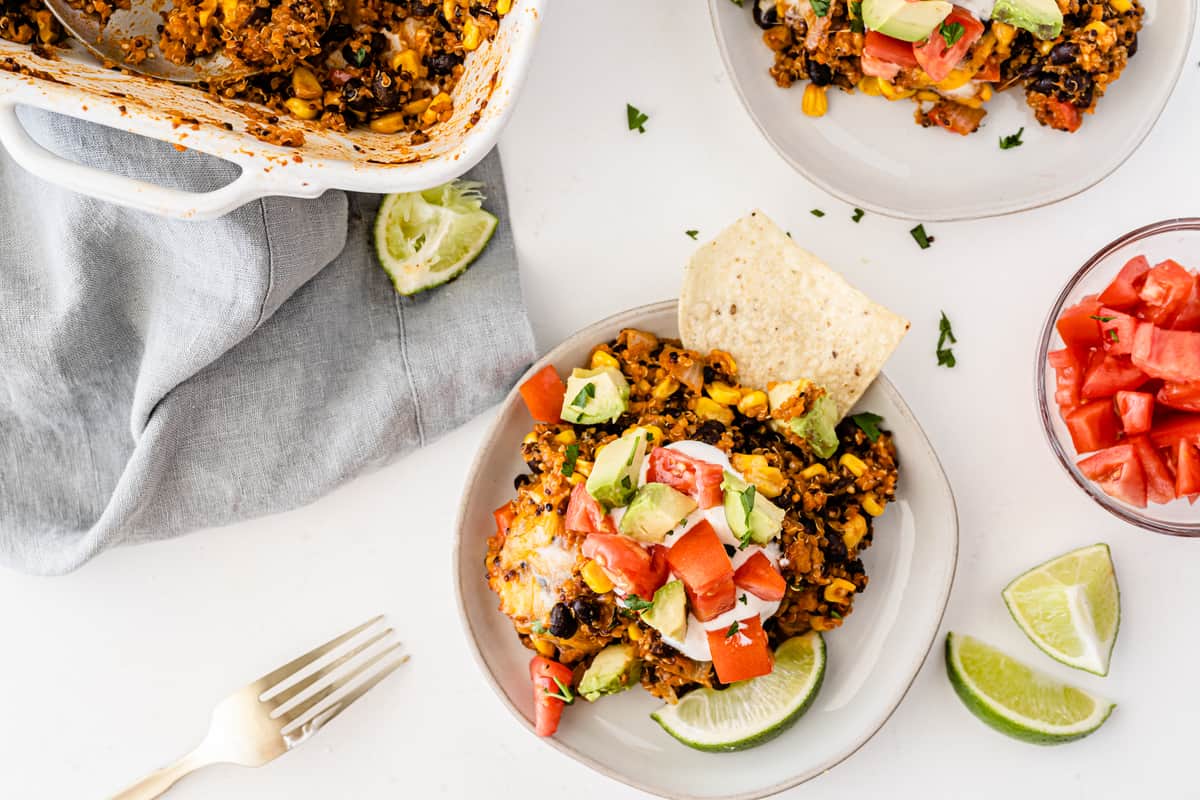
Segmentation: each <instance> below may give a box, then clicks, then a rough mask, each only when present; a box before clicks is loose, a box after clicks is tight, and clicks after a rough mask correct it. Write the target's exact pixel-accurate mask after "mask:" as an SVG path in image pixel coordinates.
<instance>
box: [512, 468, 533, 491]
mask: <svg viewBox="0 0 1200 800" xmlns="http://www.w3.org/2000/svg"><path fill="white" fill-rule="evenodd" d="M529 479H530V476H529V475H527V474H525V473H524V472H522V473H520V474H519V475H517V477H515V478H513V489H514V490H515V491H518V492H519V491H521V489H522V487H524V486H525V484H527V483H529Z"/></svg>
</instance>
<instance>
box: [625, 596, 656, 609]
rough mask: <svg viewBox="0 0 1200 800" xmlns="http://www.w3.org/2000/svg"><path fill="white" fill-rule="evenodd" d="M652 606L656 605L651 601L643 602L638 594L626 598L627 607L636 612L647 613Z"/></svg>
mask: <svg viewBox="0 0 1200 800" xmlns="http://www.w3.org/2000/svg"><path fill="white" fill-rule="evenodd" d="M652 605H654V603H652V602H650V601H649V600H643V599H642V598H640V597H638V596H637V595H636V594H631V595H628V596H626V598H625V607H626V608H629V609H632V610H634V611H645V610H646V609H647V608H649V607H650V606H652Z"/></svg>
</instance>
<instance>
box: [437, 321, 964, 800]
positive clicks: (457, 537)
mask: <svg viewBox="0 0 1200 800" xmlns="http://www.w3.org/2000/svg"><path fill="white" fill-rule="evenodd" d="M678 306H679V302H678V300H677V299H672V300H663V301H659V302H656V303H647V304H645V305H641V306H636V307H634V308H629V309H626V310H625V311H620V312H617V313H615V314H611V315H609V316H607V317H604V318H603V319H600V320H597V321H596V322H593V323H591V324H589V325H586V326H584V327H582V328H580V329H579V330H577V331H575V332H574V333H572V334H571V335H569V336H567V337H566V338H565V339H563V340H562V341H561V342H559V343H558V344H556V345H555V346H554V347H552V348H550V349H549V350H548V351H547V352H546V353H545V354H543V355H542V356H541V357H540V358H538V359H537V360H536V361H535V362H534V363H533V364H532V365H531V366H530V367H529V369H527V370H526V371H525V372H524V373H523V374H522V375H521V377H520V378H519V379H518V380H517V382H516V383H515V384H514V385H513V387H512V389H511V390H509V392H508V394H507V395H505V397H504V399H503V400H502V401H501V402H500V403H499V404H498V405H497V406H496V409H497V410H496V414H495V416H494V417H493V419H492V421H491V422H490V423H489V424H488V427H487V430H486V431H485V432H484V435H483V438H482V439H481V440H480V445H479V449H478V451H477V452H476V453H475V457H474V458H473V459H471V464H470V466H469V467H468V471H467V475H466V479H465V481H464V485H463V489H464V491H463V492H462V497H461V498H460V499H459V504H458V510H457V512H456V514H455V517H454V546H453V547H452V548H451V554H450V557H451V560H452V561H451V570H452V572H453V574H454V599H455V604H456V610H457V611H458V617H459V624H460V626H461V629H462V632H463V633H464V634H465V636H466V639H467V649H468V650H469V651H470V653H471V657H472V659H474V661H475V665H476V667H478V669H479V671H480V673H482V676H483V678H484V680H485V681H486V682H487V684H488V686H489V687H490V688H491V690H492V692H493V693H494V694H495V695H496V697H497V698H498V699H499V700H500V702H501V704H502V705H503V706H504V707H505V708H506V709H507V710H508V712H509V713H510V714H511V715H512V716H513V717H514V718H516V720H517V722H518V723H519V724H520V725H521V726H522V727H524V728H525V729H526V730H527V731H529V732H530V733H533V726H532V725H531V724H530V723H529V720H528V719H526V718H525V715H524V714H523V713H522V712H521V710H520V709H518V708H517V707H516V706H515V705H514V704H513V703H512V701H511V700H510V699H509V697H508V694H507V693H506V692H505V691H504V688H503V687H502V686H500V684H499V683H498V682H497V680H496V676H495V675H494V674H493V672H492V670H491V668H490V667H489V666H488V664H487V662H486V661H485V659H484V657H483V653H482V651H481V650H480V648H479V639H478V637H477V636H476V634H475V629H474V627H473V626H472V624H471V618H470V616H469V615H468V614H467V606H466V596H465V586H464V580H465V579H466V578H467V575H466V574H465V573H464V572H463V571H462V570H460V569H459V563H460V560H461V554H462V542H463V534H464V532H465V528H466V513H467V507H468V505H469V504H470V502H471V496H472V492H470V491H468V490H469V489H470V488H472V484H473V483H474V480H475V476H476V475H478V474H479V472H480V470H481V468H482V467H483V463H484V461H485V460H486V458H487V456H488V454H489V453H490V452H491V451H492V447H491V446H490V445H491V444H492V443H493V441H494V440H495V438H496V437H497V435H498V433H499V428H500V423H501V413H500V412H501V410H503V409H505V408H507V407H508V406H509V405H510V404H511V403H513V402H514V400H515V399H516V398H517V397H518V396H519V394H520V392H519V389H520V385H521V383H522V382H523V381H524V380H525V379H526V378H528V377H529V376H530V375H532V374H533V373H535V372H537V371H538V370H540V369H541V368H542V367H544V366H545V365H546V364H549V363H552V362H553V361H554V360H555V359H556V358H557V357H559V356H560V355H561V354H562V353H564V352H565V351H566V350H568V349H570V347H572V346H573V345H574V343H575V342H576V341H577V340H579V339H581V338H584V337H586V336H589V335H594V333H593V332H597V331H599V330H601V329H604V328H610V327H612V326H614V325H624V324H625V321H626V320H630V321H632V320H634V319H638V318H642V317H646V316H649V315H652V314H659V313H662V312H665V311H669V310H671V309H678ZM879 381H881V382H882V383H881V386H882V387H883V390H884V392H885V393H887V394H888V395H889V398H890V399H891V400H892V402H893V403H895V404H896V406H897V408H899V409H900V411H901V412H902V413H903V414H904V415H905V416H907V417H908V418H909V419H910V420H911V421H912V423H913V425H914V426H915V427H916V430H917V432H918V433H919V434H920V436H921V442H922V444H923V445H924V447H925V449H926V450H927V451H928V455H929V457H930V459H931V461H932V463H933V465H934V467H936V469H937V474H938V475H939V476H940V477H941V481H940V485H941V487H942V488H943V490H944V492H945V495H946V498H947V499H948V500H949V504H950V511H951V514H950V518H951V525H952V529H953V537H952V544H953V548H952V553H951V558H950V560H949V570H948V573H947V574H944V575H942V576H941V578H942V583H943V585H942V588H941V592H940V594H939V596H938V598H937V605H938V606H939V611H938V614H937V619H936V620H934V621H932V622H933V624H932V626H931V629H930V630H929V632H928V634H927V635H928V642H927V643H926V644H925V646H924V647H923V648H921V650H922V652H921V653H920V654H919V656H918V657H917V658H915V659H914V662H913V663H912V664H910V667H909V668H910V675H909V678H908V681H907V683H906V684H905V686H904V688H903V690H902V691H901V692H900V694H899V696H897V697H896V699H895V700H894V702H892V703H891V704H890V707H888V708H886V709H885V710H884V711H883V713H882V714H881V715H879V716H878V718H877V721H876V722H874V723H872V726H871V728H870V730H869V731H868V732H867V733H866V735H865V736H862V737H861V740H860V741H858V742H857V743H856V744H854V745H853V746H851V747H849V748H846V749H845V750H843V751H842V752H839V753H838V754H837V755H836V756H834V757H832V758H830V759H826V761H825V762H823V763H821V764H819V765H817V766H815V767H813V768H811V769H808V770H805V771H804V772H801V773H799V774H797V775H796V776H795V777H793V778H789V779H787V780H785V781H782V782H780V783H777V784H774V785H772V786H768V787H764V788H762V789H755V790H751V791H749V792H740V793H737V794H728V795H721V796H720V797H719V800H761V798H765V797H771V796H772V795H776V794H779V793H780V792H784V791H787V790H788V789H792V788H794V787H796V786H799V785H801V784H803V783H807V782H808V781H810V780H812V779H813V778H816V777H818V776H820V775H823V774H824V773H826V772H828V771H829V770H831V769H833V768H834V767H836V766H838V765H839V764H842V763H844V762H845V761H846V760H848V759H849V758H851V757H852V756H853V755H854V754H855V753H857V752H858V751H859V750H861V749H862V748H863V746H865V745H866V744H867V742H869V741H871V739H873V738H875V735H876V734H877V733H879V731H880V730H882V729H883V726H884V725H886V724H887V722H888V720H890V719H891V718H892V715H894V714H895V713H896V710H897V709H899V708H900V706H901V705H902V704H903V702H904V700H905V698H907V697H908V693H909V692H910V691H911V690H912V687H913V684H914V683H915V682H916V680H917V677H918V676H919V675H920V673H921V670H922V668H924V666H925V662H926V661H928V660H929V655H930V653H932V652H933V649H934V645H935V644H936V642H937V638H938V632H939V631H941V628H942V622H943V621H944V620H945V616H946V609H947V606H948V605H949V601H950V594H951V592H952V591H953V589H954V580H955V577H956V576H957V573H958V555H959V549H960V548H959V545H960V538H961V532H960V524H959V518H958V503H957V500H956V499H955V496H954V488H953V486H952V485H951V483H950V479H949V477H948V476H947V475H946V470H945V468H944V467H943V465H942V462H941V459H940V458H938V455H937V452H936V451H935V450H934V449H933V444H932V443H931V442H930V441H929V436H928V435H927V434H926V433H925V429H924V428H923V427H921V424H920V422H919V421H918V420H917V418H916V415H914V414H913V413H912V409H911V408H909V406H908V403H906V402H905V401H904V398H903V397H902V396H901V395H900V393H899V391H897V390H896V387H895V386H894V385H893V384H892V382H891V381H890V380H889V379H888V377H887V376H886V375H885V374H884V373H882V372H881V373H880V374H879V377H878V378H876V382H879ZM538 738H539V739H540V740H541V741H542V742H543V743H544V744H546V745H548V746H550V747H552V748H554V749H555V750H557V751H558V752H560V753H562V754H564V755H566V756H569V757H570V758H572V759H573V760H575V761H577V762H579V763H581V764H584V765H585V766H587V767H589V768H591V769H592V770H594V771H595V772H597V773H599V774H601V775H603V776H605V777H606V778H609V779H610V780H614V781H617V782H618V783H622V784H624V785H626V786H630V787H632V788H634V789H638V790H639V791H642V792H645V793H647V794H650V795H654V796H656V797H667V798H674V799H675V800H718V798H715V797H714V796H710V795H704V796H701V795H691V794H678V793H672V794H670V795H668V794H664V793H663V791H661V790H659V789H657V788H654V787H652V786H649V785H646V784H644V783H642V782H640V781H638V780H636V779H634V778H631V777H628V776H626V775H623V774H621V773H619V772H617V771H616V770H613V769H611V768H609V767H608V766H606V765H604V764H602V763H600V762H599V761H597V760H595V759H593V758H592V757H591V756H589V755H588V754H586V753H583V752H581V751H580V750H578V749H576V748H574V747H571V746H570V745H568V744H566V743H564V742H562V741H560V740H559V739H557V738H555V737H553V736H549V737H538Z"/></svg>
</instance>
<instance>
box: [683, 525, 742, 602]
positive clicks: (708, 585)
mask: <svg viewBox="0 0 1200 800" xmlns="http://www.w3.org/2000/svg"><path fill="white" fill-rule="evenodd" d="M667 563H668V564H670V565H671V572H673V573H675V577H676V578H679V579H680V580H681V581H683V585H684V586H685V587H686V588H688V589H690V590H691V591H692V592H694V593H695V594H697V595H702V594H707V593H709V592H711V591H713V590H715V589H717V588H719V587H720V586H721V585H722V584H724V583H725V582H727V581H732V580H733V562H732V561H730V560H729V556H728V555H727V554H726V553H725V545H723V544H721V539H720V537H719V536H717V532H716V531H715V530H713V526H712V525H710V524H709V523H708V520H706V519H702V520H700V521H699V522H697V523H696V524H695V525H693V526H692V527H691V528H690V529H689V530H688V532H687V533H685V534H683V536H680V537H679V539H678V540H677V541H676V542H675V543H674V544H672V545H671V549H670V550H669V551H668V552H667Z"/></svg>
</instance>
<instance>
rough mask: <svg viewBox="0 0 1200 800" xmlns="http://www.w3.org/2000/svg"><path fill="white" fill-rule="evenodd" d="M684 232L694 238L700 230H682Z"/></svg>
mask: <svg viewBox="0 0 1200 800" xmlns="http://www.w3.org/2000/svg"><path fill="white" fill-rule="evenodd" d="M684 233H685V234H687V235H688V237H690V238H691V239H693V240H695V238H696V237H697V236H698V235H699V234H700V231H684Z"/></svg>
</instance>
